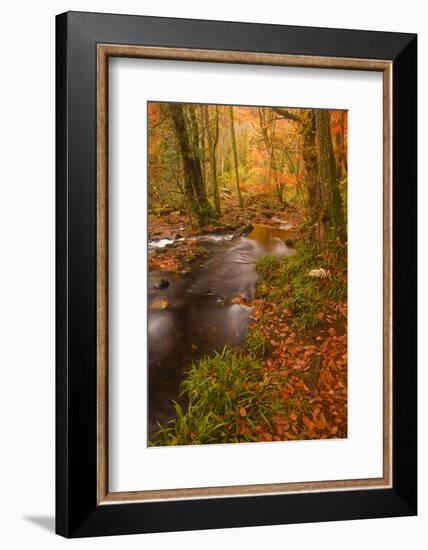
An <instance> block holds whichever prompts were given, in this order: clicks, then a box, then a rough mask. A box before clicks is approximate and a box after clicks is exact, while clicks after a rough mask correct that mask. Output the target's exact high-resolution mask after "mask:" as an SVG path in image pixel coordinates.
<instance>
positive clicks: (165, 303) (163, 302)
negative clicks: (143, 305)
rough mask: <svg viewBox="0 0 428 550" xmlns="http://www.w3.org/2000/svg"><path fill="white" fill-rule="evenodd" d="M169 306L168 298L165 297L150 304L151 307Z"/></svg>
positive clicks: (163, 307)
mask: <svg viewBox="0 0 428 550" xmlns="http://www.w3.org/2000/svg"><path fill="white" fill-rule="evenodd" d="M168 306H169V303H168V300H166V299H165V298H163V299H162V300H156V302H152V303H151V304H150V309H166V308H167V307H168Z"/></svg>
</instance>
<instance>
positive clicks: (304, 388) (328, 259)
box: [149, 200, 347, 444]
mask: <svg viewBox="0 0 428 550" xmlns="http://www.w3.org/2000/svg"><path fill="white" fill-rule="evenodd" d="M278 220H286V221H287V222H288V223H290V225H291V226H292V228H291V229H290V246H293V247H294V246H295V245H296V244H298V243H299V242H300V240H301V239H303V237H304V235H305V228H304V225H303V223H302V215H301V212H300V211H299V209H298V208H297V207H294V206H284V207H282V208H278V207H277V206H276V207H275V208H270V207H267V206H265V205H264V204H263V203H262V202H258V201H253V204H252V206H248V207H246V208H245V210H243V211H242V210H240V209H239V208H238V206H237V204H236V203H235V202H234V201H233V200H229V201H228V202H227V203H226V204H224V205H223V212H222V218H221V223H219V224H216V225H211V226H207V227H204V228H203V230H202V231H201V230H194V229H191V228H189V227H188V218H187V216H185V215H181V214H180V213H179V212H173V213H171V214H169V215H164V216H159V217H155V216H151V217H150V220H149V240H158V239H164V238H168V239H177V238H181V237H194V236H197V235H198V234H201V233H222V232H224V233H234V232H238V234H239V233H240V232H242V233H243V234H244V233H245V232H246V231H248V228H249V227H251V226H250V225H249V224H254V223H258V224H265V225H272V226H277V225H278V223H279V222H278ZM201 253H203V252H202V251H201V250H200V247H199V245H198V243H197V241H196V240H191V239H190V240H186V241H183V245H182V246H180V247H171V248H168V249H166V250H165V249H162V251H161V252H159V253H157V254H155V255H152V256H151V257H150V259H149V268H150V269H166V270H168V271H175V272H185V271H187V270H189V269H191V266H192V262H193V260H194V259H195V257H196V256H197V255H198V254H201ZM305 265H306V264H305ZM340 265H342V267H340ZM340 265H339V262H338V261H337V256H336V255H335V253H334V252H326V253H325V254H323V255H322V256H319V257H317V258H315V260H314V263H313V264H312V265H311V267H312V268H320V267H322V268H323V269H325V270H326V271H327V272H328V274H329V275H328V276H327V277H325V278H322V277H321V278H313V279H312V280H310V285H311V286H310V288H309V287H308V290H309V291H310V293H309V294H308V295H307V296H306V294H304V295H303V298H302V300H303V301H304V300H305V299H306V298H307V297H309V299H310V297H311V296H315V297H316V299H315V301H314V303H313V307H312V304H309V306H308V307H309V308H310V310H311V322H310V323H307V324H302V322H301V319H300V318H299V317H298V315H299V309H298V307H297V306H296V300H294V302H293V301H291V302H290V300H289V298H287V293H290V291H291V292H293V289H294V290H295V289H296V288H297V291H298V292H303V293H304V292H306V291H307V289H306V286H305V287H303V290H302V289H301V288H300V286H296V284H297V283H296V282H295V281H294V280H293V279H292V278H291V279H290V278H288V279H287V278H285V279H284V277H283V275H282V274H281V273H282V271H281V269H282V267H281V264H278V265H277V264H275V265H274V267H273V268H272V269H260V271H259V283H258V289H257V292H256V298H255V299H254V301H253V302H252V303H251V304H247V305H250V306H252V307H253V310H252V314H251V319H252V324H251V326H250V329H249V335H248V340H247V342H248V346H247V349H248V350H250V351H249V353H251V354H252V356H255V355H254V353H253V352H254V350H256V351H257V353H256V355H257V363H256V364H257V365H258V367H257V368H258V369H259V371H258V372H257V373H256V374H257V376H256V377H255V378H253V379H249V380H248V381H247V382H246V389H248V390H251V391H254V392H256V393H257V392H258V393H259V395H260V399H262V397H261V396H262V395H268V397H267V399H268V400H269V403H272V404H273V405H272V411H271V412H270V413H269V414H257V410H256V409H257V402H254V400H253V401H248V402H247V401H245V399H244V398H242V399H240V398H237V399H236V404H235V405H236V406H235V405H234V406H232V407H231V410H230V411H229V410H227V411H226V412H219V413H218V414H217V417H216V420H217V421H219V422H221V423H222V424H223V433H225V434H226V435H225V436H224V438H225V441H220V442H226V440H227V441H229V440H231V441H281V440H294V439H326V438H343V437H346V436H347V300H346V268H344V267H343V262H342V264H340ZM345 265H346V261H345ZM262 267H263V266H262ZM336 283H337V284H341V285H342V287H343V288H344V289H345V290H343V288H342V292H341V293H339V294H338V295H337V296H336V295H335V288H336V287H335V286H334V285H336ZM299 284H300V283H299ZM305 284H306V283H305ZM237 300H239V298H237ZM236 303H238V302H236ZM299 307H300V306H299ZM296 312H297V313H296ZM259 344H260V345H259ZM227 391H228V392H229V393H230V392H232V393H233V392H234V391H235V390H234V389H232V390H227ZM266 392H267V393H266ZM263 399H264V397H263ZM173 428H174V427H173ZM188 430H189V434H188V436H189V437H188V438H187V439H186V441H185V442H183V441H182V440H181V439H180V437H178V435H177V433H176V431H177V430H176V431H175V432H174V429H172V430H170V431H169V432H168V434H167V437H166V438H165V442H164V443H162V444H180V443H181V444H183V443H188V442H191V443H200V442H205V441H200V439H198V436H197V435H195V432H196V429H193V428H191V427H189V428H188ZM192 430H193V431H192ZM192 437H193V439H192ZM228 438H229V439H228Z"/></svg>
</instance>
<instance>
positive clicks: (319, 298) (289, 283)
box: [256, 242, 347, 330]
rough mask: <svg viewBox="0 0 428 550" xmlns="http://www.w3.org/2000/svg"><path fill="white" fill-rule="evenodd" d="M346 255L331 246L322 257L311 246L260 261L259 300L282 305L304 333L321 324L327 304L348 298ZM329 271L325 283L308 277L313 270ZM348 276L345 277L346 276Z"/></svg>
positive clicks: (335, 245)
mask: <svg viewBox="0 0 428 550" xmlns="http://www.w3.org/2000/svg"><path fill="white" fill-rule="evenodd" d="M346 261H347V260H346V251H345V249H344V247H343V246H342V245H340V244H339V243H336V242H332V243H328V246H326V247H325V249H324V250H323V252H322V253H320V254H318V253H315V252H313V251H312V249H311V248H310V247H308V246H297V247H296V254H294V255H293V256H288V257H286V258H282V259H278V258H276V257H274V256H270V255H266V256H263V257H262V258H260V259H259V261H258V262H257V264H256V271H257V273H258V274H259V283H258V287H257V293H256V296H257V298H261V299H265V300H270V301H274V302H280V303H281V304H282V305H283V307H284V308H288V309H290V311H291V313H292V319H291V324H292V326H293V328H295V329H297V330H305V329H308V328H311V327H315V326H317V325H318V324H319V319H318V317H317V313H319V311H320V310H321V307H322V304H323V302H324V301H325V300H345V299H346V296H347V281H346ZM318 268H323V269H325V270H328V271H329V276H328V277H327V278H325V279H316V278H313V277H309V275H308V273H309V272H310V271H311V270H312V269H318ZM344 274H345V275H344Z"/></svg>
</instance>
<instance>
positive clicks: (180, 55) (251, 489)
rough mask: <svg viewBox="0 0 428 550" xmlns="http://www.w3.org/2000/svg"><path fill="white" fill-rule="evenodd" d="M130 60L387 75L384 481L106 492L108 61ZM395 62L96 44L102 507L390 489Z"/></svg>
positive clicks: (99, 499) (99, 501) (99, 493)
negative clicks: (352, 71) (348, 70)
mask: <svg viewBox="0 0 428 550" xmlns="http://www.w3.org/2000/svg"><path fill="white" fill-rule="evenodd" d="M109 57H133V58H147V59H165V60H166V59H169V60H182V61H206V62H220V63H239V64H253V65H279V66H287V67H313V68H328V69H350V70H364V71H378V72H382V73H383V145H384V147H383V235H384V236H383V251H384V261H383V283H384V284H383V288H384V291H383V318H384V323H383V358H384V361H383V388H384V389H383V477H381V478H373V479H356V480H337V481H318V482H299V483H275V484H258V485H242V486H233V487H231V486H227V487H204V488H189V489H171V490H149V491H129V492H109V490H108V424H107V411H108V271H107V270H108V260H107V253H108V59H109ZM391 121H392V62H391V61H384V60H364V59H351V58H338V57H317V56H303V55H283V54H264V53H254V52H232V51H227V52H226V51H215V50H197V49H185V48H160V47H156V48H155V47H146V46H125V45H120V44H98V45H97V504H98V505H106V504H109V503H120V502H142V501H153V500H183V499H188V498H207V497H208V498H209V497H226V496H249V495H261V494H264V495H266V494H275V493H296V492H313V491H331V490H350V489H361V488H365V489H378V488H388V487H392V123H391Z"/></svg>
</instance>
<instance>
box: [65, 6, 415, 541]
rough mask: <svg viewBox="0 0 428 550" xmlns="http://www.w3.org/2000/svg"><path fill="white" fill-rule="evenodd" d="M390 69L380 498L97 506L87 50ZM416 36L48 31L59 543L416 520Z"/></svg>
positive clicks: (90, 61)
mask: <svg viewBox="0 0 428 550" xmlns="http://www.w3.org/2000/svg"><path fill="white" fill-rule="evenodd" d="M98 43H104V44H123V45H145V46H153V47H156V46H161V47H175V48H194V49H208V50H211V49H213V50H226V51H244V52H246V51H251V52H258V53H280V54H289V55H308V56H327V57H346V58H356V59H368V60H370V59H371V60H375V59H376V60H389V61H392V63H393V65H392V67H393V69H392V70H393V86H392V87H393V113H392V118H393V120H392V133H393V143H392V150H393V169H392V174H393V190H392V201H393V232H392V235H393V236H392V239H393V240H392V247H393V290H392V295H393V313H392V315H393V339H392V342H393V386H392V391H393V483H392V488H390V489H361V490H340V491H320V492H313V493H295V494H280V495H269V496H267V495H260V496H245V497H221V498H220V497H219V498H202V499H194V500H182V501H175V500H174V501H162V502H140V503H138V502H133V503H120V504H113V503H110V504H103V505H97V391H96V390H97V378H96V122H97V120H96V119H97V116H96V74H97V71H96V46H97V44H98ZM416 186H417V36H416V35H415V34H405V33H386V32H375V31H355V30H342V29H324V28H310V27H292V26H281V25H265V24H253V23H234V22H233V23H232V22H224V21H202V20H191V19H173V18H163V17H145V16H128V15H111V14H96V13H84V12H67V13H64V14H61V15H58V16H57V17H56V532H57V533H58V534H60V535H62V536H65V537H86V536H100V535H115V534H127V533H149V532H162V531H181V530H195V529H209V528H226V527H244V526H256V525H274V524H285V523H305V522H319V521H335V520H345V519H363V518H374V517H396V516H410V515H415V514H416V513H417V400H416V397H417V331H416V329H417V290H416V285H417V187H416Z"/></svg>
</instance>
